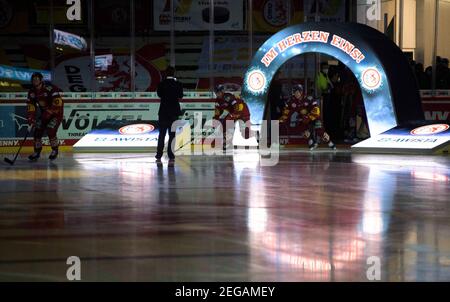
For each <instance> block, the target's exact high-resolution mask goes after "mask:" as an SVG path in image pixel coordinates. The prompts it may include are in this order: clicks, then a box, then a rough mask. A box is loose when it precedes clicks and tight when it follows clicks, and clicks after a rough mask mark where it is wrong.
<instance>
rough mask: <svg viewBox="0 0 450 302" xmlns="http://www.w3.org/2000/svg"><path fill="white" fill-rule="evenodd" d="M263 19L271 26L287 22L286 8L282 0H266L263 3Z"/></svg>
mask: <svg viewBox="0 0 450 302" xmlns="http://www.w3.org/2000/svg"><path fill="white" fill-rule="evenodd" d="M263 11H264V20H265V21H266V22H267V23H269V24H270V25H272V26H277V27H278V26H283V25H286V24H287V21H286V20H287V15H286V14H287V9H286V4H285V3H284V1H279V0H268V1H266V3H264V7H263Z"/></svg>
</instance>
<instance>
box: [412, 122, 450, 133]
mask: <svg viewBox="0 0 450 302" xmlns="http://www.w3.org/2000/svg"><path fill="white" fill-rule="evenodd" d="M449 127H450V126H449V125H447V124H434V125H426V126H422V127H418V128H416V129H413V130H411V134H412V135H430V134H436V133H440V132H444V131H446V130H448V128H449Z"/></svg>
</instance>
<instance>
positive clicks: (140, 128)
mask: <svg viewBox="0 0 450 302" xmlns="http://www.w3.org/2000/svg"><path fill="white" fill-rule="evenodd" d="M153 130H155V126H153V125H150V124H133V125H128V126H124V127H122V128H120V129H119V133H120V134H123V135H134V134H144V133H148V132H152V131H153Z"/></svg>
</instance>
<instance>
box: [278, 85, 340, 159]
mask: <svg viewBox="0 0 450 302" xmlns="http://www.w3.org/2000/svg"><path fill="white" fill-rule="evenodd" d="M293 112H297V113H298V117H299V123H300V125H302V127H301V130H302V132H303V136H304V137H305V138H306V139H308V146H309V149H310V150H311V151H312V150H314V149H316V148H317V147H318V146H319V143H318V140H319V139H320V140H321V141H323V142H324V143H327V144H328V147H329V148H331V149H332V150H336V145H335V144H334V143H333V142H332V141H331V139H330V136H329V135H328V133H326V132H325V129H324V128H323V126H322V121H321V119H320V108H319V104H318V103H317V101H316V100H314V99H313V97H312V96H308V97H306V96H305V95H304V93H303V86H302V85H300V84H297V85H294V87H293V88H292V97H291V98H290V100H289V101H288V102H287V103H286V106H285V108H284V109H283V114H282V116H281V118H280V122H281V123H285V122H286V121H287V120H288V117H289V115H290V114H292V113H293Z"/></svg>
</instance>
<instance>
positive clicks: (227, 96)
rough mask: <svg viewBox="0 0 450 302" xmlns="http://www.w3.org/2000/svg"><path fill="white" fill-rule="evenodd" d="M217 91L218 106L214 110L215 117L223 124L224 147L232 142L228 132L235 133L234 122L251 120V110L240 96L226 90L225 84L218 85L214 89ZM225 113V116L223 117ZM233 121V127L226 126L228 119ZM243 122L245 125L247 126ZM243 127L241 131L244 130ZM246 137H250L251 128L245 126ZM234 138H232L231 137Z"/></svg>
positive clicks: (245, 122)
mask: <svg viewBox="0 0 450 302" xmlns="http://www.w3.org/2000/svg"><path fill="white" fill-rule="evenodd" d="M214 92H215V93H216V107H215V111H214V119H215V120H219V121H220V122H221V124H222V131H223V139H224V149H226V147H228V146H229V145H230V144H229V142H228V140H229V139H230V138H228V140H227V135H226V133H230V134H231V135H232V134H233V133H234V123H235V122H236V121H239V120H241V121H242V122H244V124H247V122H249V121H250V111H249V109H248V106H247V104H246V103H245V102H244V101H243V100H242V99H240V98H238V97H236V96H234V95H233V94H231V93H228V92H225V87H224V86H223V85H217V86H216V87H215V89H214ZM224 114H225V116H224V117H222V116H223V115H224ZM230 120H231V121H233V127H232V128H231V129H227V128H226V124H227V121H230ZM244 124H242V125H243V126H245V125H244ZM242 128H243V127H242ZM242 128H241V131H242ZM243 135H244V138H249V136H250V129H249V127H245V133H244V134H243ZM231 139H232V138H231Z"/></svg>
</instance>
